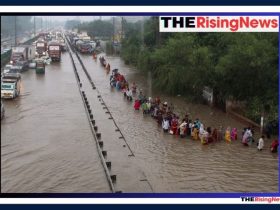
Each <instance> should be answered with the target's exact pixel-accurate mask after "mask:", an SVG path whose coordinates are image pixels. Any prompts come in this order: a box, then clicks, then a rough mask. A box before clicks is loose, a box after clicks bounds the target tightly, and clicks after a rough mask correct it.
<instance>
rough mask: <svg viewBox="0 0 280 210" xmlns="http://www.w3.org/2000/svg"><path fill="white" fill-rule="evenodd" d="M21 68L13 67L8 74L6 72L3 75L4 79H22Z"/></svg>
mask: <svg viewBox="0 0 280 210" xmlns="http://www.w3.org/2000/svg"><path fill="white" fill-rule="evenodd" d="M20 70H21V69H20V67H19V66H12V67H11V68H10V69H9V71H8V72H5V73H4V74H3V78H4V77H15V78H21V74H20Z"/></svg>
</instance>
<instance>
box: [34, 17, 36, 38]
mask: <svg viewBox="0 0 280 210" xmlns="http://www.w3.org/2000/svg"><path fill="white" fill-rule="evenodd" d="M35 36H36V17H35V16H34V37H35Z"/></svg>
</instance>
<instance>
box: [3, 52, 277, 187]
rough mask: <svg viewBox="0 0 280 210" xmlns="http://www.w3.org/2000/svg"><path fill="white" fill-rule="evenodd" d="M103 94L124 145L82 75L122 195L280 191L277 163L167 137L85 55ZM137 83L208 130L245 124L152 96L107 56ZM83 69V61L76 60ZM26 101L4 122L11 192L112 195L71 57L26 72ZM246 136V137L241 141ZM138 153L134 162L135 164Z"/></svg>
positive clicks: (251, 150)
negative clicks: (41, 71)
mask: <svg viewBox="0 0 280 210" xmlns="http://www.w3.org/2000/svg"><path fill="white" fill-rule="evenodd" d="M81 58H82V60H83V62H84V64H85V66H86V68H87V70H88V72H89V74H90V75H91V77H92V80H93V82H94V83H95V85H96V87H97V89H98V91H100V94H101V95H102V97H103V99H104V101H105V102H106V105H107V106H108V108H109V110H110V112H111V113H112V116H113V118H114V120H115V121H116V123H117V125H118V126H119V128H120V130H121V131H122V133H123V134H124V136H125V140H126V141H127V144H126V143H125V141H124V140H123V139H119V133H118V132H116V131H115V129H116V128H115V127H114V125H113V123H112V120H109V119H108V114H106V113H105V110H104V109H103V108H102V106H101V105H100V102H99V101H98V98H97V92H96V91H93V90H92V89H91V88H90V87H89V83H88V81H87V80H86V77H85V75H84V73H83V72H82V70H79V69H78V72H79V75H80V77H81V81H82V83H83V89H84V90H85V92H86V94H87V96H88V99H89V102H90V104H91V107H93V108H92V110H93V115H94V117H95V120H96V122H97V125H98V127H99V128H98V129H99V131H100V132H101V134H102V140H103V141H104V147H105V149H106V150H107V151H108V159H110V160H111V161H112V172H113V173H114V174H116V175H117V182H116V186H117V189H118V190H122V191H123V192H276V191H278V156H277V154H272V153H270V151H269V145H270V141H267V142H265V149H264V150H263V151H261V152H259V151H257V149H256V145H253V146H251V147H244V146H242V144H241V143H240V141H239V140H238V141H236V142H232V143H231V144H227V143H225V142H224V141H222V142H217V143H214V144H210V145H206V146H203V145H201V144H200V143H199V142H198V141H193V140H190V139H189V138H184V139H181V138H178V137H175V136H171V135H166V134H164V133H163V132H162V130H161V128H160V127H158V125H157V123H156V122H155V121H154V120H153V119H152V118H151V117H149V116H143V114H142V113H141V112H138V111H134V109H133V106H132V103H131V102H128V101H126V100H125V99H124V98H123V96H122V94H121V93H120V92H118V91H117V90H115V89H112V88H111V87H110V85H109V76H110V75H109V74H106V71H105V70H104V68H103V67H102V66H101V65H100V63H99V61H98V60H97V61H94V60H93V59H92V56H89V55H81ZM106 59H107V61H109V63H110V65H111V68H118V69H119V71H120V72H121V73H122V74H124V75H125V77H126V78H127V80H128V81H129V82H132V81H135V82H136V83H137V84H138V86H139V87H141V88H142V89H143V91H144V92H145V93H147V94H149V95H151V96H153V97H154V96H160V97H161V98H162V101H165V100H166V101H168V102H173V104H174V105H175V110H177V112H178V113H181V114H183V113H185V112H186V111H188V112H190V113H191V117H192V118H193V119H194V118H196V117H198V118H199V119H200V120H201V121H202V122H203V123H204V124H205V125H207V126H212V127H218V126H219V125H223V126H224V127H227V126H231V127H236V128H238V129H239V130H241V128H243V127H244V126H246V125H242V124H240V123H239V122H237V121H236V120H234V119H232V118H231V117H230V116H227V115H226V114H225V113H224V112H222V111H220V110H217V109H215V108H211V107H208V106H206V105H197V104H191V103H188V102H187V101H185V100H184V99H183V98H181V97H170V96H167V95H164V94H161V93H159V92H155V91H152V90H151V88H149V86H150V84H151V81H150V79H149V78H150V77H149V75H142V74H140V73H139V72H138V71H136V70H135V69H134V68H132V67H130V66H127V65H125V64H124V63H123V61H122V60H121V59H120V58H119V57H117V56H106ZM76 63H78V62H76ZM22 81H23V82H22V92H21V96H20V97H19V98H17V99H15V100H5V101H4V105H5V108H6V117H5V118H4V119H3V120H2V121H1V191H2V192H110V188H109V185H108V182H107V180H106V176H105V173H104V170H103V167H102V164H101V162H100V158H99V156H98V153H97V148H96V143H95V141H94V138H93V136H92V133H91V131H90V127H89V122H88V120H87V117H86V113H85V108H84V106H83V104H82V99H81V96H80V94H79V91H78V86H77V83H76V80H75V76H74V72H73V66H72V63H71V60H70V56H69V54H68V53H63V55H62V61H61V63H53V64H50V65H48V66H47V67H46V73H45V75H36V73H35V71H34V70H29V71H27V72H24V73H23V74H22ZM239 138H240V135H239ZM129 147H130V148H131V150H132V152H133V154H134V155H135V156H130V154H131V151H130V150H129Z"/></svg>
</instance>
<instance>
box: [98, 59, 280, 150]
mask: <svg viewBox="0 0 280 210" xmlns="http://www.w3.org/2000/svg"><path fill="white" fill-rule="evenodd" d="M103 59H104V57H102V61H103ZM100 61H101V60H100ZM103 62H104V61H103ZM110 86H111V87H115V88H116V89H117V90H119V91H121V92H122V93H123V95H124V97H125V98H126V99H127V100H128V101H132V100H133V99H135V100H134V105H133V107H134V109H135V110H137V111H139V110H142V112H143V114H144V115H150V116H151V117H152V118H154V119H155V121H156V122H157V124H158V125H159V126H161V127H162V129H163V132H164V133H169V134H171V135H176V136H180V137H181V138H192V139H193V140H199V141H200V142H201V144H204V145H206V144H210V143H213V142H217V141H222V140H225V141H226V142H227V143H230V142H231V141H237V140H238V131H237V128H230V127H227V128H226V129H225V130H224V128H223V127H222V126H220V127H219V128H212V127H211V126H207V127H206V126H205V125H204V124H203V123H202V122H201V121H200V120H199V119H198V118H196V119H195V120H194V121H193V120H192V119H190V115H189V113H186V114H185V116H184V117H183V118H181V119H180V118H179V116H178V115H177V114H176V113H175V112H174V105H173V104H172V103H170V105H169V104H168V102H166V101H165V102H163V103H162V102H161V99H160V98H159V97H156V98H151V97H146V96H145V95H144V94H143V91H142V90H141V89H140V90H139V91H137V90H138V88H137V86H136V84H135V82H133V83H132V84H131V86H130V85H129V83H128V81H127V80H126V79H125V77H124V75H122V74H120V73H119V71H118V69H113V70H112V74H111V76H110ZM137 92H138V94H137ZM241 135H242V136H241V143H242V144H243V145H244V146H249V145H252V144H253V143H254V142H255V139H254V130H253V128H252V127H246V128H244V130H243V131H242V134H241ZM264 138H265V137H264V136H263V135H262V136H261V138H259V140H258V142H257V149H258V150H259V151H262V150H263V148H264ZM278 146H279V143H278V140H274V141H273V142H272V144H271V146H270V149H271V152H277V149H278Z"/></svg>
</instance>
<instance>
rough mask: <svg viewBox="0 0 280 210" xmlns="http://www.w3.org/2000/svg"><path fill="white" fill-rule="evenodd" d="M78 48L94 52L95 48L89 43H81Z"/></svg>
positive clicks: (82, 51) (86, 51)
mask: <svg viewBox="0 0 280 210" xmlns="http://www.w3.org/2000/svg"><path fill="white" fill-rule="evenodd" d="M78 50H79V51H80V52H81V53H92V52H93V48H92V46H91V45H90V44H89V43H81V44H80V45H79V46H78Z"/></svg>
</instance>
